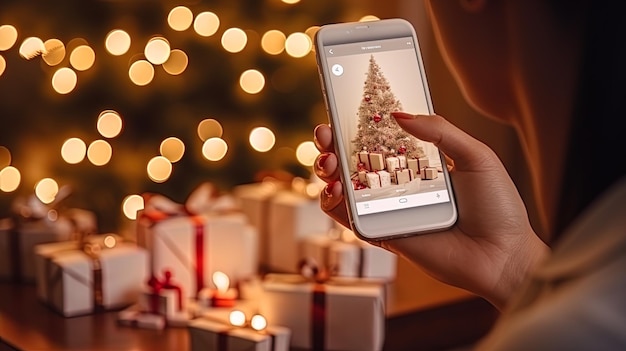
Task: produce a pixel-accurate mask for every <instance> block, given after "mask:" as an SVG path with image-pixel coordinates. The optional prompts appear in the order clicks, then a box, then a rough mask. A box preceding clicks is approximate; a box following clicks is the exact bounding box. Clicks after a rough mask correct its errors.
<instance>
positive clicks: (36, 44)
mask: <svg viewBox="0 0 626 351" xmlns="http://www.w3.org/2000/svg"><path fill="white" fill-rule="evenodd" d="M45 51H46V47H45V46H44V44H43V41H42V40H41V39H39V38H37V37H28V38H26V39H24V41H23V42H22V45H20V50H19V52H20V56H22V57H23V58H25V59H27V60H30V59H32V58H34V57H36V56H38V55H41V54H43V53H44V52H45Z"/></svg>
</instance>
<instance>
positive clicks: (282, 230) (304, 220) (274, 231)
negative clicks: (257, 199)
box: [268, 191, 333, 272]
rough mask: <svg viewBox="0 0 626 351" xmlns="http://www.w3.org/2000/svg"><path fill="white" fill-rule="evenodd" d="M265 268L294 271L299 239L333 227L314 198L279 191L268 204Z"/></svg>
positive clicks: (296, 263) (297, 257) (297, 258)
mask: <svg viewBox="0 0 626 351" xmlns="http://www.w3.org/2000/svg"><path fill="white" fill-rule="evenodd" d="M269 206H270V207H269V209H268V221H269V224H268V226H269V232H268V234H269V238H268V239H269V240H268V246H269V250H268V253H269V267H270V269H272V270H273V271H275V272H296V270H297V267H298V261H299V255H298V247H299V245H300V241H301V240H302V239H303V238H305V237H308V236H312V235H320V233H325V232H326V231H328V230H329V229H330V228H332V226H333V221H332V219H331V218H330V217H329V216H328V215H327V214H326V213H324V211H322V209H321V208H320V206H319V200H318V199H317V198H312V197H307V196H304V195H302V194H300V193H296V192H293V191H281V192H279V193H278V194H276V195H275V196H274V197H273V198H272V201H271V203H270V205H269Z"/></svg>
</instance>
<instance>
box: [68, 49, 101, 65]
mask: <svg viewBox="0 0 626 351" xmlns="http://www.w3.org/2000/svg"><path fill="white" fill-rule="evenodd" d="M95 61H96V53H95V52H94V51H93V49H92V48H91V47H90V46H89V45H80V46H77V47H76V48H75V49H74V50H72V53H71V54H70V64H71V65H72V67H74V68H75V69H76V70H78V71H86V70H88V69H90V68H91V67H92V66H93V64H94V62H95Z"/></svg>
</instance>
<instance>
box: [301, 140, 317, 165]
mask: <svg viewBox="0 0 626 351" xmlns="http://www.w3.org/2000/svg"><path fill="white" fill-rule="evenodd" d="M318 154H319V151H318V150H317V148H316V147H315V144H314V143H313V142H312V141H305V142H303V143H301V144H300V145H298V148H297V149H296V158H297V159H298V162H300V163H301V164H302V165H304V166H313V163H314V162H315V158H316V157H317V155H318Z"/></svg>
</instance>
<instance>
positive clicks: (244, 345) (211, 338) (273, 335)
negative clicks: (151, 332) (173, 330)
mask: <svg viewBox="0 0 626 351" xmlns="http://www.w3.org/2000/svg"><path fill="white" fill-rule="evenodd" d="M187 329H188V331H189V343H190V349H191V350H192V351H204V350H215V351H288V350H289V341H290V331H289V329H287V328H284V327H278V326H270V327H268V328H267V329H265V330H263V331H256V330H253V329H251V328H248V327H235V326H231V325H229V324H226V323H224V322H221V321H216V320H211V319H208V318H198V319H195V320H193V321H191V322H189V326H188V328H187Z"/></svg>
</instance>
